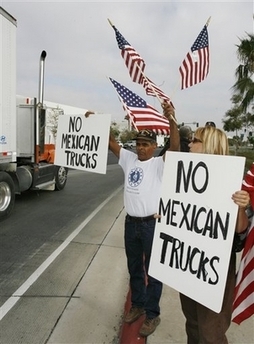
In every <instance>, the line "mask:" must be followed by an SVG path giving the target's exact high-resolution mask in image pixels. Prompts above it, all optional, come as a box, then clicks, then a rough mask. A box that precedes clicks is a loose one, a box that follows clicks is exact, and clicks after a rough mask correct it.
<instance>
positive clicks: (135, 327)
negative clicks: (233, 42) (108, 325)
mask: <svg viewBox="0 0 254 344" xmlns="http://www.w3.org/2000/svg"><path fill="white" fill-rule="evenodd" d="M130 307H131V291H130V289H129V291H128V294H127V297H126V301H125V306H124V314H126V313H127V312H128V311H129V309H130ZM144 320H145V315H143V316H141V317H140V318H139V319H138V320H136V321H134V322H133V323H132V324H127V323H125V322H124V321H123V323H122V326H121V329H120V340H119V344H145V343H146V338H145V337H141V336H140V335H139V333H138V332H139V329H140V327H141V326H142V324H143V321H144Z"/></svg>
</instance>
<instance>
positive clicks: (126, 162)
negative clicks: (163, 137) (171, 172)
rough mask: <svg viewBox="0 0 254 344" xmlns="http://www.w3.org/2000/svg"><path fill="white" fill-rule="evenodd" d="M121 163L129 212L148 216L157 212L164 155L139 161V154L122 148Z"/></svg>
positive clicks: (132, 214)
mask: <svg viewBox="0 0 254 344" xmlns="http://www.w3.org/2000/svg"><path fill="white" fill-rule="evenodd" d="M119 165H120V166H121V167H122V169H123V171H124V206H125V210H126V212H127V214H129V215H130V216H135V217H146V216H150V215H153V214H155V213H157V212H158V206H159V198H160V191H161V184H162V176H163V169H164V161H163V157H162V156H159V157H152V158H151V159H149V160H146V161H139V160H138V156H137V154H135V153H133V152H130V151H128V150H126V149H123V148H121V150H120V158H119Z"/></svg>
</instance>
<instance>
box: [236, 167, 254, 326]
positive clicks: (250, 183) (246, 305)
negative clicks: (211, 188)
mask: <svg viewBox="0 0 254 344" xmlns="http://www.w3.org/2000/svg"><path fill="white" fill-rule="evenodd" d="M242 189H243V190H246V191H248V192H249V194H250V199H251V205H252V208H253V209H254V164H252V167H251V169H250V170H249V171H248V172H247V174H246V176H245V178H244V181H243V186H242ZM252 315H254V216H253V218H252V223H251V225H250V229H249V232H248V235H247V238H246V242H245V246H244V249H243V252H242V257H241V262H240V266H239V270H238V272H237V280H236V287H235V297H234V303H233V314H232V321H233V322H235V323H236V324H241V322H243V321H244V320H246V319H248V318H249V317H251V316H252Z"/></svg>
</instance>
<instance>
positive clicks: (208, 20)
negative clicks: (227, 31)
mask: <svg viewBox="0 0 254 344" xmlns="http://www.w3.org/2000/svg"><path fill="white" fill-rule="evenodd" d="M210 20H211V17H209V18H208V19H207V22H206V24H205V25H206V26H208V25H209V23H210Z"/></svg>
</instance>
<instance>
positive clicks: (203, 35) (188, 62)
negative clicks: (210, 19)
mask: <svg viewBox="0 0 254 344" xmlns="http://www.w3.org/2000/svg"><path fill="white" fill-rule="evenodd" d="M209 64H210V63H209V42H208V32H207V25H205V26H204V28H203V29H202V31H201V32H200V34H199V35H198V37H197V39H196V40H195V42H194V44H193V45H192V47H191V49H190V52H188V54H187V55H186V57H185V59H184V60H183V62H182V64H181V66H180V68H179V71H180V74H181V89H184V88H187V87H190V86H193V85H195V84H198V83H199V82H201V81H203V80H204V79H205V78H206V77H207V74H208V72H209Z"/></svg>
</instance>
